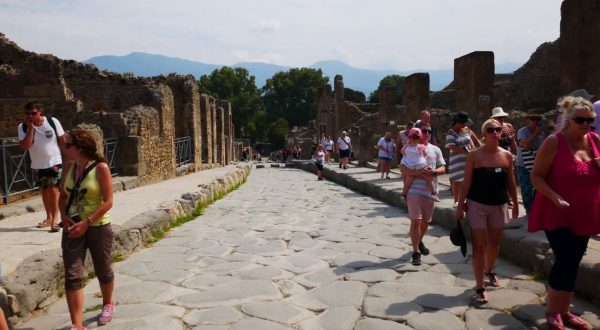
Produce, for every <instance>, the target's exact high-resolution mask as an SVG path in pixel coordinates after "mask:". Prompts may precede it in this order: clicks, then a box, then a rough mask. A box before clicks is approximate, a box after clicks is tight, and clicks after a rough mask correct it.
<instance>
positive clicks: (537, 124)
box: [516, 111, 546, 215]
mask: <svg viewBox="0 0 600 330" xmlns="http://www.w3.org/2000/svg"><path fill="white" fill-rule="evenodd" d="M526 117H527V126H525V127H522V128H520V129H519V131H518V132H517V140H518V144H519V145H518V148H517V161H516V168H517V178H518V179H519V187H521V198H522V199H523V206H524V207H525V211H526V213H527V214H528V215H529V213H530V211H531V203H533V197H534V195H535V191H534V190H533V186H532V185H531V169H532V168H533V161H534V160H535V156H536V154H537V151H538V149H539V148H540V146H541V145H542V142H544V139H545V137H546V135H545V134H544V131H543V130H542V123H541V121H542V116H541V115H540V114H537V113H535V112H532V111H529V112H527V115H526Z"/></svg>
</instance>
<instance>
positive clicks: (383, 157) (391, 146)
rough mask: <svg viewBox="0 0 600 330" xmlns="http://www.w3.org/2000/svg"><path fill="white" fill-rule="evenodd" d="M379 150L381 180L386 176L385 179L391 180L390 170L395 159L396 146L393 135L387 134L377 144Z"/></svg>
mask: <svg viewBox="0 0 600 330" xmlns="http://www.w3.org/2000/svg"><path fill="white" fill-rule="evenodd" d="M377 149H378V150H379V153H378V156H379V167H381V178H382V179H383V176H384V174H385V178H386V179H389V178H390V170H391V168H392V159H394V150H396V145H395V143H394V139H393V138H392V133H390V132H385V134H384V136H382V137H381V138H380V139H379V142H377Z"/></svg>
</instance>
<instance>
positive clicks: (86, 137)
mask: <svg viewBox="0 0 600 330" xmlns="http://www.w3.org/2000/svg"><path fill="white" fill-rule="evenodd" d="M69 136H70V137H71V143H70V144H71V145H73V146H75V147H76V148H78V149H79V150H81V153H82V154H83V155H84V156H86V157H87V158H89V159H91V160H95V161H98V162H104V161H105V160H104V157H103V156H102V155H100V154H99V153H98V146H97V145H96V140H94V137H93V136H92V135H91V134H90V133H89V132H88V131H86V130H83V129H73V130H72V131H71V132H70V133H69Z"/></svg>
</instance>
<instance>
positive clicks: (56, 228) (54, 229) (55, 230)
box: [50, 225, 60, 233]
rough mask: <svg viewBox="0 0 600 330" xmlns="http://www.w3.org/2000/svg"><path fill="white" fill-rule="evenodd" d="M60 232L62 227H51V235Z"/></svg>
mask: <svg viewBox="0 0 600 330" xmlns="http://www.w3.org/2000/svg"><path fill="white" fill-rule="evenodd" d="M59 231H60V227H59V226H58V225H52V226H50V232H51V233H56V232H59Z"/></svg>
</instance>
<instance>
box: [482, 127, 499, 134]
mask: <svg viewBox="0 0 600 330" xmlns="http://www.w3.org/2000/svg"><path fill="white" fill-rule="evenodd" d="M485 132H486V133H488V134H494V133H500V132H502V127H499V126H498V127H488V128H486V129H485Z"/></svg>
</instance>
